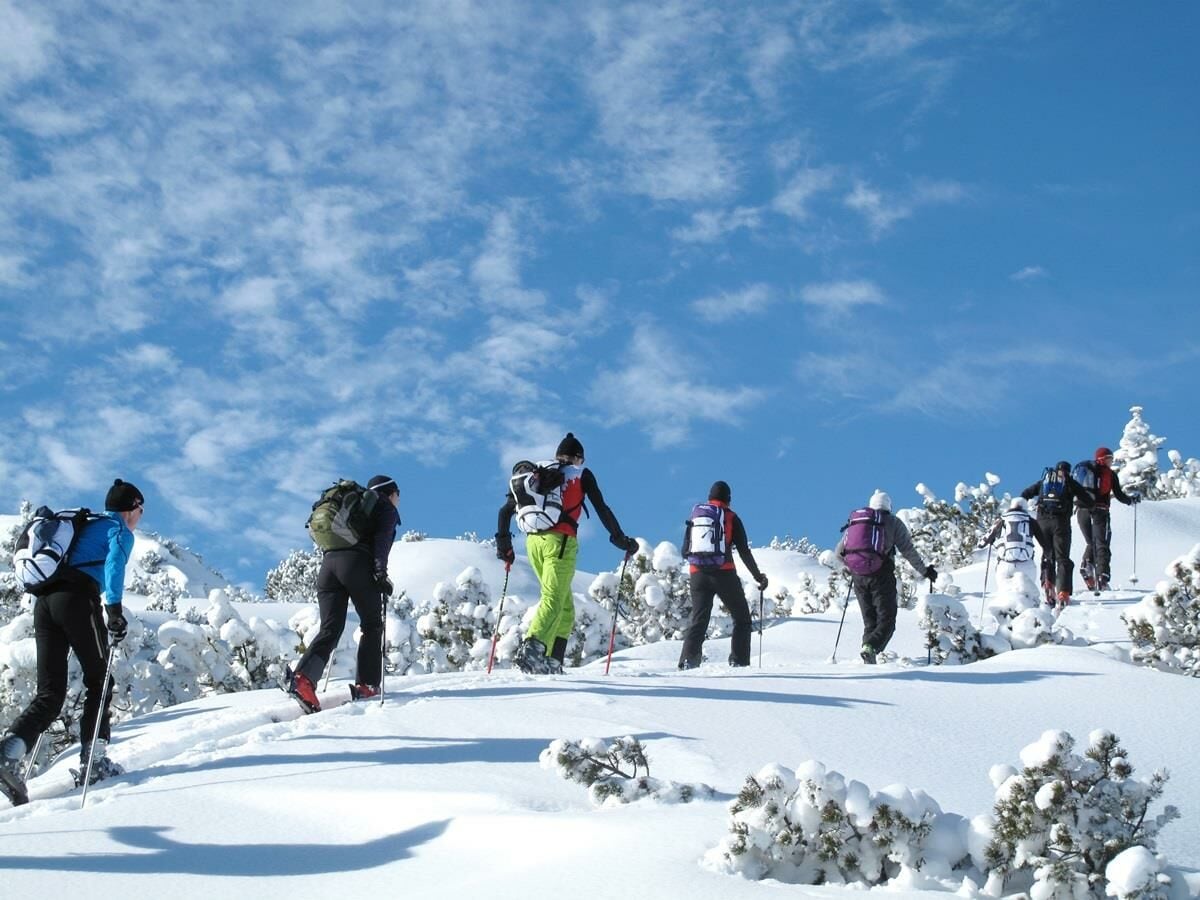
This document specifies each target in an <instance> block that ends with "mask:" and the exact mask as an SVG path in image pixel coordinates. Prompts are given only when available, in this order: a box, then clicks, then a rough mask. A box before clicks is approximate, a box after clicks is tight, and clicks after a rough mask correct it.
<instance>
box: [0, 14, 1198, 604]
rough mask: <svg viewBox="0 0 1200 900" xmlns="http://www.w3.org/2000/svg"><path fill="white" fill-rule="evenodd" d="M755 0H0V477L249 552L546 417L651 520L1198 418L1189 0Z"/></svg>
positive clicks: (412, 499)
mask: <svg viewBox="0 0 1200 900" xmlns="http://www.w3.org/2000/svg"><path fill="white" fill-rule="evenodd" d="M738 6H739V7H741V8H739V9H736V10H734V9H733V8H731V7H730V5H728V4H704V3H689V2H674V3H661V4H660V3H653V4H652V3H645V4H637V3H600V2H596V3H587V4H525V3H509V2H486V3H470V2H442V3H425V4H423V3H406V4H392V3H379V4H372V3H356V4H353V5H341V4H329V3H289V4H236V5H235V4H220V5H213V4H200V3H178V4H164V3H154V2H146V3H135V4H130V3H121V4H104V3H96V2H87V3H83V2H80V3H67V2H51V3H38V4H33V3H24V2H21V3H13V2H11V0H0V414H2V415H3V420H4V422H5V425H6V427H5V428H4V429H3V430H2V431H0V506H3V507H6V508H9V509H15V507H16V504H17V503H18V502H19V500H20V499H21V498H23V497H27V498H30V499H32V500H34V501H35V502H48V503H50V504H51V505H60V506H61V505H68V504H73V503H78V502H89V501H90V502H93V503H98V502H100V499H101V498H102V496H103V492H104V489H105V486H106V485H107V484H108V483H109V482H110V480H111V479H112V478H113V477H114V476H120V477H122V478H126V479H128V480H132V481H134V482H135V483H137V484H139V485H140V486H141V487H142V488H143V490H144V491H145V493H146V494H147V497H148V501H149V502H148V510H147V516H146V520H145V525H146V527H148V528H153V529H156V530H159V531H162V532H163V533H166V534H168V535H172V536H175V537H178V538H179V539H181V540H183V541H185V542H186V543H188V544H190V545H192V546H193V547H194V548H196V549H198V550H199V551H201V552H202V553H204V554H205V556H206V557H207V558H208V560H209V561H210V562H211V563H213V564H214V565H216V566H217V567H218V568H220V569H222V570H223V571H225V572H226V573H227V574H229V575H230V576H232V577H234V578H236V579H239V580H243V581H246V582H251V583H259V584H260V583H261V581H262V578H263V575H264V573H265V571H266V570H267V569H268V568H269V567H270V566H271V565H273V564H274V562H275V561H277V560H278V559H280V558H281V557H282V556H283V555H285V554H286V552H287V550H288V549H289V548H293V547H301V546H305V534H304V531H303V522H304V519H305V517H306V514H307V508H308V506H309V504H310V503H311V502H312V499H313V498H314V497H315V495H316V494H317V493H318V492H319V491H320V489H321V488H322V487H323V486H324V485H325V484H326V483H328V482H329V481H331V480H332V479H333V478H334V477H336V476H339V475H348V476H351V477H358V478H360V479H366V478H368V477H369V476H370V475H372V474H375V473H376V472H386V473H388V474H392V475H394V476H395V477H396V478H397V479H398V481H399V482H400V484H401V486H402V515H403V518H404V525H405V527H406V528H413V529H417V530H420V531H424V532H427V533H428V534H430V535H433V536H453V535H457V534H460V533H462V532H464V531H469V530H473V531H476V532H478V533H479V534H480V535H487V534H490V533H491V532H492V530H493V528H494V521H495V511H496V508H497V507H498V506H499V504H500V502H501V500H502V492H503V486H504V480H505V475H506V473H507V471H508V468H509V466H510V465H511V463H512V462H513V461H515V460H516V459H517V458H520V457H523V456H531V455H539V454H541V453H549V452H550V451H551V450H552V449H553V447H554V445H555V444H556V443H557V441H558V439H559V438H560V437H561V436H562V434H563V433H564V432H565V431H566V430H568V429H570V430H573V431H574V432H575V433H576V434H577V435H578V436H579V437H580V438H581V440H582V441H583V443H584V445H585V447H586V450H587V457H588V463H589V465H590V466H591V467H592V469H593V470H594V471H595V472H596V474H597V477H598V479H599V482H600V485H601V487H602V489H603V490H604V492H605V494H606V497H607V498H608V500H609V502H610V504H611V505H612V507H613V509H614V511H615V512H616V513H617V515H618V517H619V518H620V519H621V522H622V524H623V525H624V526H625V527H626V529H627V530H628V531H629V532H630V533H632V534H636V535H639V536H643V537H646V538H648V539H650V540H651V541H654V542H657V541H659V540H663V539H671V540H678V538H679V533H680V532H681V530H682V520H683V518H684V516H685V515H686V514H687V511H688V509H689V507H690V504H691V503H692V502H694V501H695V500H696V499H702V498H703V496H704V494H705V492H706V490H707V488H708V485H709V484H710V483H711V482H712V481H713V480H714V479H716V478H723V479H725V480H727V481H729V482H730V483H731V484H732V486H733V492H734V506H735V508H736V509H738V510H739V512H741V513H742V515H743V517H744V519H745V520H746V523H747V526H748V529H749V532H750V535H751V538H752V540H753V541H755V542H757V543H765V542H766V541H768V540H769V539H770V538H771V536H772V535H783V534H785V533H790V534H792V535H793V536H798V535H802V534H803V535H808V536H809V537H811V538H812V539H813V540H815V541H816V542H817V543H819V544H821V545H823V546H830V545H832V544H833V543H834V541H835V540H836V535H837V528H838V526H839V525H840V524H841V522H842V521H844V515H845V512H846V510H847V509H848V508H850V507H852V506H854V505H857V504H859V503H861V502H862V501H864V500H865V499H866V498H867V496H868V495H869V494H870V492H871V490H872V489H874V488H876V487H881V488H884V489H886V490H889V491H890V492H891V493H892V494H893V497H894V498H896V501H897V503H898V504H904V505H908V504H912V503H916V502H917V499H918V498H917V495H916V494H915V493H913V486H914V485H915V484H916V483H917V482H920V481H923V482H926V483H927V484H929V485H930V487H932V488H933V489H934V490H935V491H937V492H938V493H940V494H942V495H951V494H952V492H953V489H954V485H955V484H956V483H957V482H958V481H960V480H965V481H968V482H976V481H978V480H980V479H981V478H982V477H983V474H984V472H985V471H987V470H990V471H993V472H995V473H997V474H998V475H1000V476H1001V477H1002V479H1003V482H1002V484H1001V488H1002V489H1004V488H1008V489H1014V490H1015V489H1017V488H1019V487H1023V486H1024V485H1026V484H1028V483H1029V482H1031V481H1033V480H1034V479H1035V477H1036V476H1037V474H1038V473H1039V472H1040V469H1041V467H1042V466H1043V465H1046V464H1048V463H1050V462H1053V461H1054V460H1057V459H1059V458H1061V457H1065V458H1069V459H1077V458H1083V457H1086V456H1089V455H1090V454H1091V451H1092V450H1093V449H1094V447H1095V446H1096V445H1097V444H1098V443H1106V444H1110V445H1115V444H1116V442H1117V441H1118V440H1119V438H1120V434H1121V429H1122V427H1123V426H1124V424H1125V422H1126V421H1127V420H1128V418H1129V416H1128V408H1129V406H1130V405H1132V404H1135V403H1137V404H1141V405H1143V406H1144V407H1145V410H1146V411H1145V416H1146V420H1147V422H1148V423H1149V424H1150V426H1151V427H1152V428H1153V430H1154V431H1155V432H1156V433H1157V434H1160V435H1165V436H1166V437H1167V445H1166V446H1167V447H1175V448H1178V449H1179V450H1180V451H1181V452H1183V453H1184V455H1185V456H1189V455H1190V456H1200V425H1198V424H1197V416H1196V411H1197V407H1196V382H1197V378H1196V372H1197V358H1198V355H1200V340H1198V339H1197V334H1200V329H1198V328H1197V325H1198V318H1200V314H1198V313H1197V312H1196V306H1197V303H1196V300H1197V290H1196V285H1197V281H1198V278H1197V275H1198V272H1197V268H1198V259H1200V253H1198V252H1197V251H1198V250H1200V239H1198V238H1200V212H1198V203H1197V201H1198V199H1200V185H1198V176H1197V166H1196V160H1197V159H1198V158H1200V113H1198V109H1200V105H1198V104H1197V103H1196V102H1195V100H1196V97H1195V93H1196V85H1197V83H1198V81H1200V79H1198V75H1200V71H1198V66H1197V64H1196V62H1195V52H1194V50H1195V44H1196V37H1197V25H1198V24H1200V6H1198V5H1196V4H1194V3H1183V2H1179V3H1160V4H1154V5H1153V6H1151V7H1146V6H1136V5H1131V4H1117V3H1100V4H1087V5H1083V6H1081V5H1079V4H1072V3H1045V2H1029V3H1023V2H971V3H961V2H943V3H938V2H919V3H911V4H909V3H880V4H874V3H846V2H797V3H787V2H771V3H763V4H739V5H738ZM1164 449H1165V448H1164ZM1164 463H1165V457H1164ZM585 538H586V539H585V542H584V549H583V551H582V554H581V555H582V562H581V565H583V567H585V568H591V569H600V568H606V567H611V566H612V565H614V564H615V561H616V558H617V554H616V551H613V550H612V549H611V548H610V547H609V546H608V544H607V543H606V542H605V541H604V540H603V536H602V535H600V534H597V533H596V531H595V529H594V528H593V529H591V530H590V533H588V532H586V531H585Z"/></svg>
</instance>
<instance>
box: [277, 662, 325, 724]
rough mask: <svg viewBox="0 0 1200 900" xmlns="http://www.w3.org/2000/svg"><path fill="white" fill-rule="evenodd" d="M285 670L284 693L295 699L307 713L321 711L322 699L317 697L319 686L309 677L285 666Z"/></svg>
mask: <svg viewBox="0 0 1200 900" xmlns="http://www.w3.org/2000/svg"><path fill="white" fill-rule="evenodd" d="M283 672H284V683H283V685H282V687H283V690H284V693H286V694H287V695H288V696H289V697H291V698H292V699H293V700H295V701H296V702H297V703H298V704H299V705H300V708H301V709H302V710H304V711H305V712H306V713H316V712H320V711H321V701H320V700H318V699H317V688H316V685H314V684H313V683H312V681H311V680H310V679H309V677H308V676H307V675H304V674H302V673H300V672H293V671H292V670H291V669H288V668H285V669H284V670H283Z"/></svg>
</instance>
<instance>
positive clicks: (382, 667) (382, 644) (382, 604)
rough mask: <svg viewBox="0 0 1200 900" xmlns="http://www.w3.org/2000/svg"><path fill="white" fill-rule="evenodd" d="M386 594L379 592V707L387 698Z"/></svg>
mask: <svg viewBox="0 0 1200 900" xmlns="http://www.w3.org/2000/svg"><path fill="white" fill-rule="evenodd" d="M387 601H388V598H387V594H385V593H384V592H383V591H380V592H379V612H380V616H381V618H382V620H383V633H382V634H381V635H379V705H380V706H383V698H384V697H386V696H387V690H386V687H387Z"/></svg>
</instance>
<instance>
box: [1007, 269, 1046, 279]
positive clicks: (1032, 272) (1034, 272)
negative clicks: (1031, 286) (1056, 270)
mask: <svg viewBox="0 0 1200 900" xmlns="http://www.w3.org/2000/svg"><path fill="white" fill-rule="evenodd" d="M1049 274H1050V273H1049V272H1047V271H1046V270H1045V269H1043V268H1042V267H1041V266H1025V268H1023V269H1019V270H1017V271H1016V272H1013V273H1012V274H1011V275H1009V276H1008V277H1009V278H1011V279H1012V280H1013V281H1033V280H1035V279H1037V278H1046V277H1047V276H1048V275H1049Z"/></svg>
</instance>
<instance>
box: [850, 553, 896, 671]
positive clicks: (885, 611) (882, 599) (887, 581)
mask: <svg viewBox="0 0 1200 900" xmlns="http://www.w3.org/2000/svg"><path fill="white" fill-rule="evenodd" d="M850 583H851V584H852V585H854V596H855V597H856V598H857V599H858V608H859V609H860V610H861V611H862V619H863V643H864V644H866V645H867V646H869V647H870V648H871V649H872V650H874V651H875V652H876V653H882V652H883V651H884V649H885V648H886V647H887V645H888V642H889V641H890V640H891V639H892V635H893V634H895V633H896V603H897V593H896V591H897V588H896V563H895V561H894V560H892V559H891V558H888V559H886V560H884V563H883V568H881V569H880V570H879V571H878V572H876V573H875V574H874V575H852V576H850Z"/></svg>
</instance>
